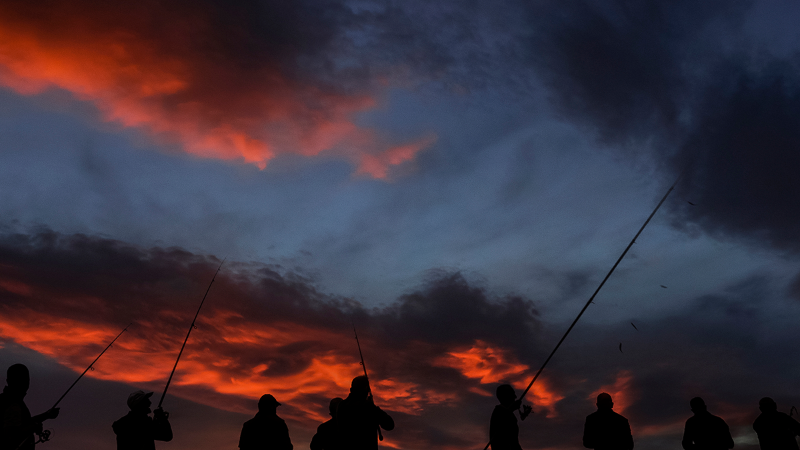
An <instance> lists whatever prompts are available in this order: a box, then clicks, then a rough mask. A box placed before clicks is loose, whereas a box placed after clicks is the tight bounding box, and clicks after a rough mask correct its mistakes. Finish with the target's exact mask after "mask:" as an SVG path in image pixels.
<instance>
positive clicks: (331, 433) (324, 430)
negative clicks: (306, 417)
mask: <svg viewBox="0 0 800 450" xmlns="http://www.w3.org/2000/svg"><path fill="white" fill-rule="evenodd" d="M341 402H342V399H341V398H339V397H336V398H333V399H331V403H330V404H329V405H328V412H329V413H330V415H331V420H329V421H327V422H324V423H322V424H320V425H319V426H318V427H317V434H315V435H314V437H312V438H311V450H339V449H341V448H342V444H341V442H340V441H341V438H340V437H339V422H338V421H337V420H336V411H337V410H338V408H339V403H341Z"/></svg>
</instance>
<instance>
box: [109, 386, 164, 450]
mask: <svg viewBox="0 0 800 450" xmlns="http://www.w3.org/2000/svg"><path fill="white" fill-rule="evenodd" d="M152 396H153V393H152V392H144V391H136V392H134V393H132V394H131V395H129V396H128V408H130V411H128V414H127V415H125V416H123V417H122V418H121V419H119V420H117V421H116V422H114V424H113V425H111V428H113V429H114V433H116V435H117V450H155V448H156V443H155V441H167V442H168V441H171V440H172V426H170V424H169V419H168V417H169V414H167V413H166V412H165V411H164V410H163V409H161V408H158V409H156V410H155V411H154V412H153V417H152V418H151V417H150V415H149V414H150V405H152V403H151V402H150V397H152Z"/></svg>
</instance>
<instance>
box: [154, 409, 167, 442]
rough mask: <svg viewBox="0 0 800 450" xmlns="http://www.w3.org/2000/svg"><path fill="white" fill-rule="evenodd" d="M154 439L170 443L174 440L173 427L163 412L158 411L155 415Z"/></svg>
mask: <svg viewBox="0 0 800 450" xmlns="http://www.w3.org/2000/svg"><path fill="white" fill-rule="evenodd" d="M153 439H154V440H156V441H164V442H169V441H171V440H172V426H171V425H170V424H169V419H167V415H166V414H165V413H164V411H163V410H161V409H157V410H156V411H155V414H153Z"/></svg>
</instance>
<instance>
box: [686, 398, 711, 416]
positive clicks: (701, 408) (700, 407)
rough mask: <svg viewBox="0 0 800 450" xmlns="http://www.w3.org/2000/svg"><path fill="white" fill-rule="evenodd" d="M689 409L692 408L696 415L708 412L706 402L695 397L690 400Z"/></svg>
mask: <svg viewBox="0 0 800 450" xmlns="http://www.w3.org/2000/svg"><path fill="white" fill-rule="evenodd" d="M689 407H690V408H692V412H693V413H695V414H700V413H704V412H706V411H708V408H707V407H706V402H704V401H703V399H702V398H700V397H695V398H693V399H691V400H689Z"/></svg>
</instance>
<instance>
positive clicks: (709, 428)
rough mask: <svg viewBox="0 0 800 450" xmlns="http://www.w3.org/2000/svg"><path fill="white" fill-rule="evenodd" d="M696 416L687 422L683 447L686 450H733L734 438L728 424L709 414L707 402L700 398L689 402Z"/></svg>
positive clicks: (682, 442)
mask: <svg viewBox="0 0 800 450" xmlns="http://www.w3.org/2000/svg"><path fill="white" fill-rule="evenodd" d="M689 407H690V408H691V409H692V412H693V413H694V415H693V416H692V417H689V419H688V420H686V427H685V428H684V430H683V440H682V441H681V445H682V446H683V448H684V450H727V449H730V448H733V438H732V437H731V430H730V429H729V428H728V424H727V423H725V421H724V420H722V419H721V418H719V417H717V416H714V415H712V414H711V413H710V412H708V408H707V407H706V402H704V401H703V399H702V398H700V397H695V398H693V399H691V400H690V401H689Z"/></svg>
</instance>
